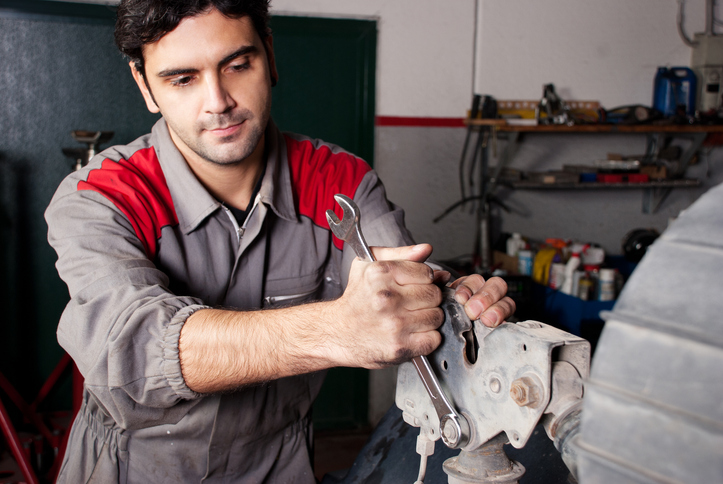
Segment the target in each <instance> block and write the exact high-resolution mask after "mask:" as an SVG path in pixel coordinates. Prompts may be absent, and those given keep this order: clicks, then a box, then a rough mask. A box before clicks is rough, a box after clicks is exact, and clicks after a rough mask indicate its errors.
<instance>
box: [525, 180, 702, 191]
mask: <svg viewBox="0 0 723 484" xmlns="http://www.w3.org/2000/svg"><path fill="white" fill-rule="evenodd" d="M700 184H701V182H700V180H695V179H690V178H686V179H683V180H666V181H651V182H644V183H629V182H626V183H596V182H588V183H581V182H575V183H540V182H530V181H519V182H512V183H511V185H512V188H514V189H516V190H522V189H529V190H538V189H539V190H559V189H574V190H596V189H597V190H599V189H606V188H608V189H609V188H693V187H697V186H700Z"/></svg>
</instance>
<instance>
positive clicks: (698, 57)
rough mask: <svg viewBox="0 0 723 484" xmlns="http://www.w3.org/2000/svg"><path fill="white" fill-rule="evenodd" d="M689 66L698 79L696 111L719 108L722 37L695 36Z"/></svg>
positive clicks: (722, 82)
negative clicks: (694, 44)
mask: <svg viewBox="0 0 723 484" xmlns="http://www.w3.org/2000/svg"><path fill="white" fill-rule="evenodd" d="M694 42H695V43H696V46H695V47H693V50H692V53H691V61H690V65H691V68H692V69H693V72H695V75H696V76H697V77H698V97H697V99H698V101H697V104H698V110H699V111H700V112H707V111H710V110H711V109H713V110H718V109H719V108H720V107H721V97H722V96H723V35H707V34H704V33H699V34H695V36H694Z"/></svg>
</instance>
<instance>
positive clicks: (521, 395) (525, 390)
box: [510, 376, 540, 407]
mask: <svg viewBox="0 0 723 484" xmlns="http://www.w3.org/2000/svg"><path fill="white" fill-rule="evenodd" d="M510 398H512V400H513V401H514V402H515V403H516V404H517V405H519V406H520V407H534V406H535V405H537V403H538V402H539V400H540V387H539V386H538V385H537V383H535V380H533V379H532V378H530V377H529V376H523V377H522V378H518V379H517V380H515V381H513V382H512V385H511V386H510Z"/></svg>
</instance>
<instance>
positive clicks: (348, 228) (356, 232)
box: [326, 194, 375, 262]
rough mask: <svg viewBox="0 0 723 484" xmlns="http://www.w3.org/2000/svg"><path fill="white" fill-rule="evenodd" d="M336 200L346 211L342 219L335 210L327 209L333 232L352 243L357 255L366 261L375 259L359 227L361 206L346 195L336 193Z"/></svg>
mask: <svg viewBox="0 0 723 484" xmlns="http://www.w3.org/2000/svg"><path fill="white" fill-rule="evenodd" d="M334 200H336V202H337V203H338V204H339V206H340V207H341V208H342V210H343V211H344V215H343V216H342V218H341V220H339V217H337V216H336V214H335V213H334V211H333V210H327V211H326V220H327V222H329V228H330V229H331V231H332V233H333V234H334V235H336V236H337V237H338V238H339V239H341V240H343V241H344V242H346V243H348V244H349V245H351V247H352V248H353V249H354V252H355V253H356V255H357V256H358V257H359V258H360V259H362V260H366V261H369V262H371V261H374V260H375V259H374V255H373V254H372V251H371V250H370V249H369V245H367V243H366V241H365V240H364V236H363V235H362V233H361V228H360V227H359V207H357V205H356V203H354V201H353V200H352V199H351V198H349V197H347V196H346V195H342V194H338V195H334Z"/></svg>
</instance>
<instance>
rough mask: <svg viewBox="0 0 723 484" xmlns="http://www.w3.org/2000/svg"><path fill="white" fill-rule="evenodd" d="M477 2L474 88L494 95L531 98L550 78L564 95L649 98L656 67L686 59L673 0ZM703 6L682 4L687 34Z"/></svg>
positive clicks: (698, 23) (617, 101)
mask: <svg viewBox="0 0 723 484" xmlns="http://www.w3.org/2000/svg"><path fill="white" fill-rule="evenodd" d="M480 2H481V6H482V8H481V9H480V14H479V25H480V29H479V32H480V35H479V41H478V52H479V55H478V63H477V69H476V84H475V88H476V90H477V92H480V93H485V94H491V95H493V96H495V97H496V98H498V99H537V98H539V97H540V96H541V94H542V85H543V84H546V83H550V82H552V83H554V84H555V87H556V88H557V92H558V94H560V95H561V97H563V98H564V99H577V100H599V101H601V102H602V104H603V106H605V107H608V108H611V107H615V106H620V105H625V104H650V103H651V100H652V89H653V77H654V76H655V71H656V67H657V66H665V65H679V66H688V65H689V64H690V48H689V47H687V46H686V45H685V44H684V43H683V42H682V41H681V40H680V37H679V36H678V32H677V28H676V25H677V22H676V15H677V10H678V2H677V1H676V0H604V1H601V0H542V1H540V0H537V1H534V0H480ZM704 7H705V1H704V0H689V1H688V2H686V5H685V16H686V22H685V26H686V30H687V33H688V35H689V36H690V37H692V35H693V33H694V32H699V31H703V30H704V19H705V12H704Z"/></svg>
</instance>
